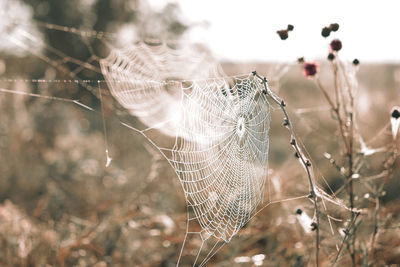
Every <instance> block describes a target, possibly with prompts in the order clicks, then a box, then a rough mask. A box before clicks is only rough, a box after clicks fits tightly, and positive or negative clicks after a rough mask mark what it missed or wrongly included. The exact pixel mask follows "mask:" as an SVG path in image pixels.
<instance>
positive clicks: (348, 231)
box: [332, 212, 360, 266]
mask: <svg viewBox="0 0 400 267" xmlns="http://www.w3.org/2000/svg"><path fill="white" fill-rule="evenodd" d="M359 215H360V213H359V212H357V213H356V215H355V216H354V218H353V219H352V221H351V223H350V225H349V226H348V227H347V228H346V230H344V234H345V235H344V237H343V239H342V243H341V244H340V247H339V250H338V252H337V254H336V257H335V259H334V261H333V263H332V266H335V264H336V262H337V261H338V259H339V256H340V253H341V252H342V249H343V245H344V243H345V242H346V240H347V238H348V237H349V236H350V231H351V229H352V228H353V227H354V225H355V223H356V220H357V218H358V216H359Z"/></svg>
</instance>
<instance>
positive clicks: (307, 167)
mask: <svg viewBox="0 0 400 267" xmlns="http://www.w3.org/2000/svg"><path fill="white" fill-rule="evenodd" d="M253 75H254V76H256V77H257V78H259V79H260V80H261V81H262V84H263V85H264V92H263V93H265V94H268V95H269V96H270V97H271V98H272V100H273V101H274V102H275V103H276V104H278V105H279V106H280V108H281V110H282V112H283V114H284V116H285V126H287V128H288V130H289V132H290V138H291V140H290V144H291V145H292V146H293V149H294V150H295V151H296V154H297V156H298V157H299V160H300V162H301V164H302V165H303V167H304V168H305V170H306V173H307V177H308V184H309V187H310V196H309V197H310V198H312V200H313V203H314V210H315V220H316V229H315V230H316V235H315V263H316V266H317V267H319V243H320V233H319V226H320V225H319V208H318V196H317V194H316V192H315V185H314V180H313V177H312V175H313V173H312V170H311V162H310V161H309V160H308V159H307V158H306V156H305V155H304V154H303V153H302V152H301V150H300V148H299V146H298V144H297V143H298V142H297V140H296V135H295V132H294V129H293V125H292V122H291V120H290V118H289V114H288V112H287V110H286V103H285V101H284V100H283V99H281V98H279V97H278V96H277V95H275V94H274V93H273V92H272V91H271V89H270V88H269V87H268V84H267V79H266V78H265V77H261V76H260V75H258V74H257V72H256V71H253Z"/></svg>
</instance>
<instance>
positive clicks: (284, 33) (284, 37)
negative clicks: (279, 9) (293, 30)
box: [276, 30, 289, 40]
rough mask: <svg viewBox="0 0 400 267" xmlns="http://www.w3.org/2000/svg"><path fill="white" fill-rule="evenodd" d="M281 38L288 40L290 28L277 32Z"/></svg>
mask: <svg viewBox="0 0 400 267" xmlns="http://www.w3.org/2000/svg"><path fill="white" fill-rule="evenodd" d="M276 33H277V34H278V35H279V38H281V40H286V39H287V38H288V37H289V34H288V30H279V31H277V32H276Z"/></svg>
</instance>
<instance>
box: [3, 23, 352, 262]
mask: <svg viewBox="0 0 400 267" xmlns="http://www.w3.org/2000/svg"><path fill="white" fill-rule="evenodd" d="M39 25H41V26H43V27H46V28H48V29H53V30H54V29H56V30H61V31H64V32H68V33H72V34H78V35H80V36H82V38H84V39H86V37H88V36H89V37H94V38H100V37H99V36H101V38H103V36H110V34H98V33H92V32H91V34H87V33H86V32H81V31H78V30H76V29H73V28H68V27H61V26H57V25H49V24H39ZM24 36H25V37H29V39H34V38H33V36H32V35H29V34H25V35H24ZM101 38H100V39H101ZM105 42H106V41H105ZM16 45H18V43H16ZM88 46H89V47H90V44H88ZM45 47H46V49H48V50H50V51H51V52H53V53H54V54H55V55H56V56H58V57H59V58H60V60H59V61H52V60H50V59H49V58H48V57H46V56H44V55H43V54H41V53H40V52H38V51H37V50H35V49H29V47H27V46H24V45H21V48H24V49H26V50H28V52H31V53H33V54H35V55H38V56H39V57H40V58H42V59H44V60H45V61H46V62H48V63H49V64H50V65H51V66H53V67H55V68H56V69H60V68H62V67H63V66H64V65H65V64H66V63H71V62H72V63H73V64H75V65H77V68H76V69H75V70H73V71H71V72H69V75H70V77H71V78H72V79H74V78H75V79H77V82H78V83H79V84H81V85H84V86H85V87H86V88H88V89H89V90H90V91H91V92H93V91H94V92H96V90H93V88H91V87H90V84H91V83H94V84H97V85H98V89H99V90H98V92H100V94H99V97H100V99H101V92H102V90H103V89H101V88H100V84H101V83H103V82H107V84H108V86H109V89H110V91H111V94H112V95H113V96H114V97H115V99H116V100H117V101H118V102H119V103H120V104H121V105H122V106H123V107H125V108H126V109H128V110H129V111H130V113H131V114H133V115H135V116H137V117H138V118H139V119H140V120H141V121H142V122H143V123H144V124H145V125H146V126H147V128H145V129H144V130H140V129H138V128H135V127H133V126H131V125H129V124H127V123H122V124H123V125H124V126H127V127H129V128H130V129H132V130H134V131H136V132H139V133H140V134H142V135H143V136H144V137H146V140H147V141H149V142H150V143H151V144H153V145H154V147H155V148H157V149H158V150H159V151H160V152H161V154H162V155H164V157H165V158H166V159H167V160H168V162H169V163H170V165H171V166H172V167H173V169H174V170H175V172H176V174H177V176H178V178H179V181H180V183H181V186H182V189H183V191H184V193H185V197H186V201H187V205H188V221H187V222H188V227H187V233H186V237H185V242H186V241H187V237H188V234H196V235H199V236H200V238H201V245H200V248H199V250H198V252H197V255H196V259H195V260H194V264H195V263H196V261H197V258H198V257H199V255H200V253H201V250H202V248H203V244H204V243H205V242H206V241H207V240H209V239H211V237H213V238H216V239H217V240H218V241H219V240H222V241H224V242H223V244H225V243H227V242H230V241H231V239H232V237H233V236H235V235H236V234H237V233H238V231H239V230H240V229H241V228H242V227H243V226H244V225H246V224H247V223H248V221H249V220H250V219H251V218H252V217H253V216H254V215H255V214H257V213H258V212H259V211H260V209H258V210H257V208H258V207H259V204H260V203H261V202H262V201H263V199H264V195H263V194H264V192H266V191H267V192H268V197H267V198H268V202H267V203H266V205H264V206H263V207H262V208H261V209H263V208H265V207H267V206H269V205H270V204H274V203H283V202H284V201H285V200H292V199H293V200H296V199H307V195H301V196H298V197H294V198H286V199H285V197H283V198H281V199H280V200H279V199H278V200H276V199H273V198H272V197H271V196H270V191H271V190H270V188H269V187H270V186H268V188H267V189H268V190H266V189H265V187H266V186H265V181H266V177H268V175H267V166H268V149H269V138H268V134H269V129H270V109H271V107H270V104H269V103H268V100H267V98H266V95H264V94H262V93H261V91H262V84H261V83H260V81H259V80H257V79H255V78H254V77H253V76H252V75H247V76H242V75H239V76H235V77H226V76H224V74H223V72H222V71H221V70H220V67H219V65H218V64H217V63H216V61H215V60H214V59H212V57H210V56H209V54H207V53H206V52H204V53H199V51H198V50H194V51H193V50H190V49H189V50H188V49H186V48H184V49H181V50H177V49H171V48H169V47H167V46H165V45H161V46H154V45H153V46H148V45H146V44H144V43H140V44H138V45H135V46H133V47H130V48H127V49H113V50H112V51H111V53H110V55H109V56H108V57H107V58H105V59H103V60H100V66H101V70H102V72H103V74H104V77H105V78H106V80H105V81H103V80H85V81H82V80H79V79H78V77H77V75H78V74H79V73H80V72H81V71H82V70H84V69H89V70H92V71H94V72H99V71H100V70H99V69H98V68H97V67H96V64H95V61H96V60H98V57H97V56H96V55H95V54H94V53H93V54H92V57H91V58H90V59H88V60H87V61H86V62H84V61H79V60H76V59H73V58H70V57H68V56H66V55H65V54H63V53H61V52H60V51H58V50H57V49H55V48H52V47H50V46H48V45H46V46H45ZM191 49H193V47H192V48H191ZM190 51H192V52H190ZM149 62H151V64H149ZM92 64H93V65H92ZM149 66H155V68H150V67H149ZM206 77H215V78H208V79H207V78H206ZM31 82H43V83H51V82H57V83H59V82H60V81H59V80H57V81H56V80H54V81H49V80H42V81H31ZM64 82H66V83H68V81H65V80H64ZM69 82H71V81H69ZM72 82H75V80H73V81H72ZM61 83H62V82H61ZM2 91H3V92H10V90H8V91H7V90H6V89H3V90H2ZM14 93H18V92H14ZM20 93H21V94H25V95H29V96H33V97H41V98H50V99H53V100H61V101H67V102H73V103H74V104H78V105H81V106H83V107H84V108H87V109H89V110H92V111H93V109H92V108H91V107H88V106H85V105H84V104H82V103H81V102H80V101H78V100H72V99H63V98H57V97H48V96H43V95H39V94H30V93H22V92H20ZM171 117H172V119H171ZM103 118H104V116H103ZM104 129H105V128H104ZM153 130H156V131H161V132H162V133H164V134H166V135H167V136H169V137H172V138H173V142H172V143H171V145H170V146H167V147H164V146H161V145H159V144H158V143H157V141H159V140H157V139H156V138H153V137H152V136H151V132H152V131H153ZM105 135H106V134H105ZM105 140H106V142H107V138H106V137H105ZM107 151H108V149H107V144H106V152H107ZM107 158H108V155H107ZM269 181H270V179H269V177H268V182H269ZM277 191H278V190H277ZM318 192H319V194H320V195H319V197H320V198H321V199H328V200H332V199H330V197H329V196H328V195H324V192H323V191H318ZM297 195H298V194H297ZM332 203H334V204H335V205H338V206H340V207H345V206H344V204H341V203H339V202H338V201H336V200H334V201H333V200H332ZM327 213H328V212H327ZM328 216H329V214H328ZM310 220H311V219H310ZM328 220H329V223H331V219H330V218H328ZM192 223H194V225H196V224H199V225H200V229H199V228H198V227H197V228H196V226H195V227H194V230H192V225H193V224H192ZM331 230H332V233H333V228H332V226H331ZM339 237H340V236H339ZM216 245H217V243H216V244H215V245H214V246H213V247H212V249H211V250H209V253H208V255H207V256H206V257H205V258H204V260H203V261H202V263H201V264H205V263H206V262H207V261H208V260H209V259H210V257H211V256H212V255H214V253H216V251H218V249H217V246H216ZM184 247H185V243H184V246H183V247H182V251H181V253H180V258H181V256H182V255H183V254H184V253H183V251H184V250H183V249H184ZM206 249H207V248H206ZM215 249H216V250H215Z"/></svg>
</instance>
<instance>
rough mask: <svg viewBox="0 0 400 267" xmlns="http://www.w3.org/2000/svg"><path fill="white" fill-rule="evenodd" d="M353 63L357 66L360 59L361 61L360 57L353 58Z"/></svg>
mask: <svg viewBox="0 0 400 267" xmlns="http://www.w3.org/2000/svg"><path fill="white" fill-rule="evenodd" d="M353 64H354V65H355V66H357V65H358V64H360V61H359V60H358V59H356V58H355V59H354V60H353Z"/></svg>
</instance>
